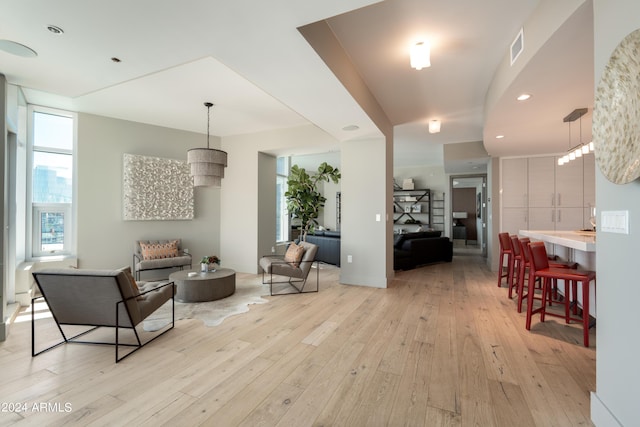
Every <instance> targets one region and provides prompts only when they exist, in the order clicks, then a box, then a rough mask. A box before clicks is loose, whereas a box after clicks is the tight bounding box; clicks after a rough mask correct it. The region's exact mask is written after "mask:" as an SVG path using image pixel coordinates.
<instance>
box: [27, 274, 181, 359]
mask: <svg viewBox="0 0 640 427" xmlns="http://www.w3.org/2000/svg"><path fill="white" fill-rule="evenodd" d="M33 277H34V278H35V280H36V283H37V285H38V287H39V288H40V292H41V293H42V296H38V297H36V298H33V300H32V302H31V303H32V307H33V306H34V304H35V302H36V300H38V299H40V298H44V299H45V301H46V303H47V305H48V306H49V310H50V311H51V314H52V315H53V319H54V320H55V322H56V324H57V326H58V330H59V331H60V334H61V335H62V338H63V341H62V342H59V343H57V344H55V345H52V346H50V347H48V348H45V349H44V350H40V351H36V325H35V317H34V312H35V310H32V312H31V313H32V314H31V332H32V333H31V355H32V356H37V355H38V354H40V353H43V352H45V351H48V350H51V349H53V348H55V347H58V346H59V345H61V344H65V343H82V344H108V345H114V346H115V353H116V363H117V362H119V361H120V360H122V359H124V358H125V357H127V356H129V355H130V354H132V353H133V352H135V351H137V350H138V349H140V348H141V347H143V346H144V345H146V344H148V343H149V342H151V341H153V340H154V339H156V338H158V337H159V336H160V335H162V334H164V333H165V332H168V331H169V330H170V329H172V328H173V326H174V317H173V313H174V310H173V308H172V310H171V311H172V319H171V322H170V323H168V324H167V325H166V326H165V327H164V328H163V329H164V330H163V331H162V332H160V333H156V334H154V336H153V338H151V339H147V340H146V342H144V343H143V342H142V341H141V340H140V336H139V334H138V331H137V330H136V326H137V325H139V324H140V323H141V322H142V321H143V320H144V319H145V318H146V317H148V316H149V315H150V314H151V313H153V312H154V311H156V310H157V309H158V308H159V307H161V306H162V305H164V304H165V303H166V302H167V301H169V300H171V304H172V305H173V303H174V302H173V296H174V294H175V285H174V283H173V282H170V283H164V284H159V283H158V282H156V283H152V282H149V283H146V284H144V285H140V286H139V285H138V284H136V282H135V280H133V276H132V275H131V269H130V268H129V267H125V268H123V269H120V270H76V269H48V270H41V271H36V272H34V273H33ZM160 283H161V282H160ZM70 325H73V326H87V327H88V329H87V330H85V331H83V332H81V333H76V335H74V336H71V337H68V336H67V334H65V331H64V329H65V327H67V326H70ZM104 327H109V328H114V332H115V337H114V340H113V341H110V342H104V341H90V340H84V339H85V338H86V339H89V338H90V337H91V333H92V332H93V331H95V330H97V329H98V328H104ZM76 329H77V328H76ZM124 330H129V331H131V332H130V334H127V335H129V337H126V338H128V340H129V342H126V341H125V342H123V341H122V338H123V337H122V336H121V334H123V332H124ZM76 332H77V330H76ZM131 335H133V336H134V338H135V342H133V343H131V342H130V341H131V339H130V337H131ZM81 337H82V339H83V340H80V338H81ZM102 337H104V335H103V336H102ZM123 346H126V347H134V349H133V350H132V351H130V352H128V353H127V354H125V355H124V356H122V357H120V356H119V349H120V347H123Z"/></svg>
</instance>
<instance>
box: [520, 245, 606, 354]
mask: <svg viewBox="0 0 640 427" xmlns="http://www.w3.org/2000/svg"><path fill="white" fill-rule="evenodd" d="M529 248H530V251H531V254H530V255H531V268H532V270H530V272H529V274H530V277H532V278H533V280H534V281H535V279H536V278H537V277H540V278H541V279H542V282H543V284H542V305H541V306H540V307H539V308H537V309H535V310H534V309H533V298H527V323H526V327H527V330H531V316H532V315H533V314H535V313H540V321H541V322H544V318H545V316H546V315H549V316H557V317H564V319H565V322H566V323H569V322H570V321H571V320H574V321H580V322H582V333H583V340H584V346H585V347H589V283H590V282H591V281H592V280H593V281H594V284H595V280H596V273H595V271H587V270H573V269H570V268H551V267H549V260H548V259H547V250H546V249H545V247H544V243H543V242H533V243H530V244H529ZM558 280H564V294H565V298H564V301H563V303H564V315H559V314H555V313H551V312H547V310H546V308H547V304H546V302H547V301H548V300H549V299H550V298H551V295H550V293H551V292H552V290H553V289H552V284H553V283H554V282H555V283H557V281H558ZM529 283H530V284H531V283H532V282H529ZM578 284H580V285H582V317H572V316H571V313H570V307H571V294H572V293H573V297H574V298H577V290H578ZM576 306H577V304H576ZM576 306H574V310H573V311H574V314H576V313H577V307H576Z"/></svg>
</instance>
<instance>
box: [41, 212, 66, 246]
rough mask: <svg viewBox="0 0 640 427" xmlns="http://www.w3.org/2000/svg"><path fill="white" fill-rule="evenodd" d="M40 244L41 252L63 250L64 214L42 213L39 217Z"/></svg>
mask: <svg viewBox="0 0 640 427" xmlns="http://www.w3.org/2000/svg"><path fill="white" fill-rule="evenodd" d="M40 243H41V248H40V250H41V251H42V252H56V251H61V250H63V249H64V213H63V212H42V214H41V216H40Z"/></svg>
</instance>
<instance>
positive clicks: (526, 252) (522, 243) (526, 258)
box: [514, 237, 578, 313]
mask: <svg viewBox="0 0 640 427" xmlns="http://www.w3.org/2000/svg"><path fill="white" fill-rule="evenodd" d="M530 243H531V240H529V238H528V237H523V238H522V239H518V240H517V245H518V246H519V248H520V254H521V257H522V259H521V261H520V263H519V268H518V271H517V274H518V279H517V282H516V283H517V287H516V293H517V294H518V313H522V300H523V299H525V298H528V297H529V294H531V298H534V299H538V300H539V299H540V298H536V296H535V289H536V288H534V286H535V283H540V278H537V279H536V280H535V281H532V280H531V279H532V278H531V275H530V272H531V250H530V249H529V244H530ZM548 262H549V267H550V268H574V269H575V268H578V263H576V262H558V261H551V260H549V261H548ZM525 276H526V278H525ZM532 282H535V283H532ZM514 286H515V285H514ZM525 286H526V288H527V293H524V288H525ZM540 288H541V287H538V288H537V289H540ZM554 296H555V297H556V299H557V292H554ZM552 302H553V301H552ZM555 302H562V301H555Z"/></svg>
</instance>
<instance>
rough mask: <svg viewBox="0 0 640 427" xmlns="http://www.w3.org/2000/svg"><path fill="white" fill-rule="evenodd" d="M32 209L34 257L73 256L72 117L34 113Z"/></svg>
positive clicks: (36, 111) (41, 112) (49, 113)
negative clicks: (71, 251) (70, 254)
mask: <svg viewBox="0 0 640 427" xmlns="http://www.w3.org/2000/svg"><path fill="white" fill-rule="evenodd" d="M32 119H33V122H32V123H33V126H32V132H33V134H32V148H33V150H32V155H31V171H32V173H31V207H32V235H33V241H32V253H33V256H44V255H51V254H65V253H70V250H71V234H72V221H73V219H72V203H73V140H74V135H73V132H74V123H73V117H72V116H70V115H64V114H55V113H52V112H44V111H39V110H38V109H34V110H33V116H32Z"/></svg>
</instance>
